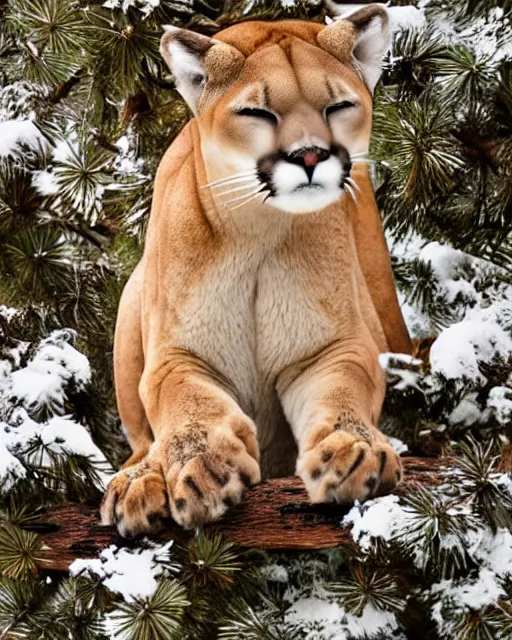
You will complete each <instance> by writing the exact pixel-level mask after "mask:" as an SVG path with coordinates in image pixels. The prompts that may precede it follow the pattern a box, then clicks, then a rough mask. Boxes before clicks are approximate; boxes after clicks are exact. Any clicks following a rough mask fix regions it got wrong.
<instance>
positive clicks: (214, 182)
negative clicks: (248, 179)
mask: <svg viewBox="0 0 512 640" xmlns="http://www.w3.org/2000/svg"><path fill="white" fill-rule="evenodd" d="M253 174H254V175H256V169H251V170H250V171H239V172H238V173H232V174H231V175H230V176H226V177H225V178H219V179H218V180H212V182H209V183H208V184H205V185H203V186H202V187H201V188H202V189H208V188H209V187H213V186H215V185H217V184H221V183H223V182H229V181H231V180H232V179H233V178H241V177H242V176H251V175H253Z"/></svg>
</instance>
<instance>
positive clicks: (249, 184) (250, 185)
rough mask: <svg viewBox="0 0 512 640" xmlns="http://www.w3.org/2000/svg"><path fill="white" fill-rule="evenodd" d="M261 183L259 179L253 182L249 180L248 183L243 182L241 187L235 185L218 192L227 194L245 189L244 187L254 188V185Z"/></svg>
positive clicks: (222, 194) (219, 194)
mask: <svg viewBox="0 0 512 640" xmlns="http://www.w3.org/2000/svg"><path fill="white" fill-rule="evenodd" d="M259 184H260V183H259V181H258V180H253V181H252V182H249V183H248V184H243V185H242V186H241V187H234V188H233V189H228V190H227V191H221V192H220V193H218V192H217V195H218V196H225V195H227V194H228V193H234V192H235V191H243V190H244V189H253V188H254V187H256V186H258V185H259Z"/></svg>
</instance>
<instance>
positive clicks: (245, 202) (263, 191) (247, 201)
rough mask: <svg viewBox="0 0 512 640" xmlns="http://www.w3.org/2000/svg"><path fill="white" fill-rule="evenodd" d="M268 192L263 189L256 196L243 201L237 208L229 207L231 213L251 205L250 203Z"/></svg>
mask: <svg viewBox="0 0 512 640" xmlns="http://www.w3.org/2000/svg"><path fill="white" fill-rule="evenodd" d="M266 191H267V190H266V189H263V190H262V191H258V192H257V193H255V194H254V195H252V196H251V197H250V198H249V199H248V200H245V201H243V202H240V203H239V204H237V205H236V206H234V207H229V210H230V211H235V210H236V209H239V208H240V207H243V206H245V205H246V204H249V202H250V201H251V200H254V199H255V198H257V197H258V196H261V195H264V194H265V192H266ZM265 200H266V197H265ZM265 200H264V201H263V202H265Z"/></svg>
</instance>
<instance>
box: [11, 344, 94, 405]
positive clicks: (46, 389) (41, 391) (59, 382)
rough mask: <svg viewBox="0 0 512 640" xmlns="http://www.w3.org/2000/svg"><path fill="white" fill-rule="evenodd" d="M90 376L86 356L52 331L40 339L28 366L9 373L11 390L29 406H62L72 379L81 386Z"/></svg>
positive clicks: (77, 385) (82, 386) (80, 387)
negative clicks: (46, 336)
mask: <svg viewBox="0 0 512 640" xmlns="http://www.w3.org/2000/svg"><path fill="white" fill-rule="evenodd" d="M90 379H91V368H90V366H89V361H88V360H87V358H86V357H85V356H84V355H83V354H82V353H80V352H79V351H77V350H76V349H75V348H74V347H72V346H71V345H70V344H69V343H68V342H66V341H65V340H64V339H62V338H61V337H60V334H59V332H53V333H52V334H51V335H50V336H49V337H48V338H46V339H45V340H43V341H42V342H41V343H40V347H39V348H38V350H37V352H36V354H35V355H34V357H33V358H32V359H31V360H30V361H29V362H28V363H27V366H26V367H24V368H23V369H19V370H18V371H14V372H13V373H12V375H11V394H12V396H15V397H16V398H18V399H19V400H22V401H23V403H24V404H26V405H27V406H29V407H34V408H37V407H40V406H42V405H44V404H48V405H50V404H51V405H52V406H55V405H56V406H58V407H63V406H64V400H65V397H66V387H67V385H68V383H69V382H70V381H71V380H73V383H74V385H75V386H76V389H77V390H81V389H83V388H84V387H85V385H86V384H87V383H88V382H89V381H90Z"/></svg>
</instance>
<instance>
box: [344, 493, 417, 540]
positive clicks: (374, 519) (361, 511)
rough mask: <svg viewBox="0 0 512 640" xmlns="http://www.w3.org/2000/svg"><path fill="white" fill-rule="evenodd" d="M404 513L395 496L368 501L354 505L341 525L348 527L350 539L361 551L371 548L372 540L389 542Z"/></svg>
mask: <svg viewBox="0 0 512 640" xmlns="http://www.w3.org/2000/svg"><path fill="white" fill-rule="evenodd" d="M404 515H405V512H404V510H403V509H402V507H401V506H400V504H399V498H398V496H395V495H389V496H383V497H381V498H375V499H374V500H368V501H367V502H365V503H364V504H362V505H360V504H357V503H356V504H355V505H354V506H353V507H352V509H351V510H350V511H349V512H348V513H347V515H346V516H345V517H344V518H343V525H345V526H350V525H352V529H351V531H350V533H351V535H352V538H354V540H355V541H356V542H357V543H358V544H359V546H360V547H361V548H363V549H369V548H370V547H371V546H372V538H382V539H384V540H390V539H391V538H392V537H393V536H394V535H395V534H396V530H397V525H398V523H399V522H401V521H402V520H403V518H404Z"/></svg>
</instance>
